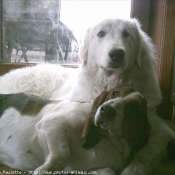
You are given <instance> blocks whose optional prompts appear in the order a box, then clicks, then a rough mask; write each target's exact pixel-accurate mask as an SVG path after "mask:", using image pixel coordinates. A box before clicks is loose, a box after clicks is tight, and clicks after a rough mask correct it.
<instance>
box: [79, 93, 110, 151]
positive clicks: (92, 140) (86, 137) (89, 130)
mask: <svg viewBox="0 0 175 175" xmlns="http://www.w3.org/2000/svg"><path fill="white" fill-rule="evenodd" d="M107 97H108V92H102V93H101V94H100V95H99V96H98V97H97V98H96V99H95V100H94V102H93V106H92V110H91V112H90V115H89V117H88V118H87V120H86V122H85V125H84V128H83V131H82V135H81V138H82V139H83V145H82V147H83V148H85V149H89V148H92V147H94V146H95V145H96V144H97V143H98V142H99V141H100V140H101V139H102V137H103V136H102V134H101V132H100V128H98V127H97V126H95V124H94V117H95V114H96V112H97V109H98V107H100V106H101V105H102V104H103V103H104V102H105V101H106V99H107Z"/></svg>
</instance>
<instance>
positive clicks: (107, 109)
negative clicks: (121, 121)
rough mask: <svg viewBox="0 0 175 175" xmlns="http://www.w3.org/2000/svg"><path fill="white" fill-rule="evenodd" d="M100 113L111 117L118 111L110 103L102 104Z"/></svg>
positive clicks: (107, 117)
mask: <svg viewBox="0 0 175 175" xmlns="http://www.w3.org/2000/svg"><path fill="white" fill-rule="evenodd" d="M100 115H101V116H102V118H105V119H111V118H113V117H115V115H116V111H115V109H114V108H113V107H112V106H110V105H102V106H101V109H100Z"/></svg>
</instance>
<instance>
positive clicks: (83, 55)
mask: <svg viewBox="0 0 175 175" xmlns="http://www.w3.org/2000/svg"><path fill="white" fill-rule="evenodd" d="M89 30H90V29H88V30H87V33H86V35H85V37H84V41H83V42H82V44H81V46H80V51H79V55H80V59H81V60H82V61H83V65H85V64H86V63H87V59H88V47H89Z"/></svg>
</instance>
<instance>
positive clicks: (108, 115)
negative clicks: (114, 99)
mask: <svg viewBox="0 0 175 175" xmlns="http://www.w3.org/2000/svg"><path fill="white" fill-rule="evenodd" d="M115 116H116V110H115V108H114V107H112V106H110V105H109V104H104V105H102V106H101V107H100V110H99V113H98V116H97V120H96V125H97V126H99V127H101V128H104V129H108V127H109V121H110V120H112V119H113V118H114V117H115Z"/></svg>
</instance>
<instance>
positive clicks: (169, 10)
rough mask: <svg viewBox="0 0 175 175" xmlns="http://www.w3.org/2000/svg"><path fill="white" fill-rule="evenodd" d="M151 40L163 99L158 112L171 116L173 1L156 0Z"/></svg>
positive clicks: (174, 23) (174, 26) (174, 38)
mask: <svg viewBox="0 0 175 175" xmlns="http://www.w3.org/2000/svg"><path fill="white" fill-rule="evenodd" d="M152 36H153V40H154V42H155V45H156V48H157V58H158V65H157V67H156V71H157V75H158V78H159V82H160V87H161V91H162V95H163V101H162V104H161V105H160V108H159V113H160V114H161V116H162V117H164V118H171V105H170V92H171V81H172V68H173V53H174V41H175V1H174V0H156V3H155V16H154V30H153V35H152Z"/></svg>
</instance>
